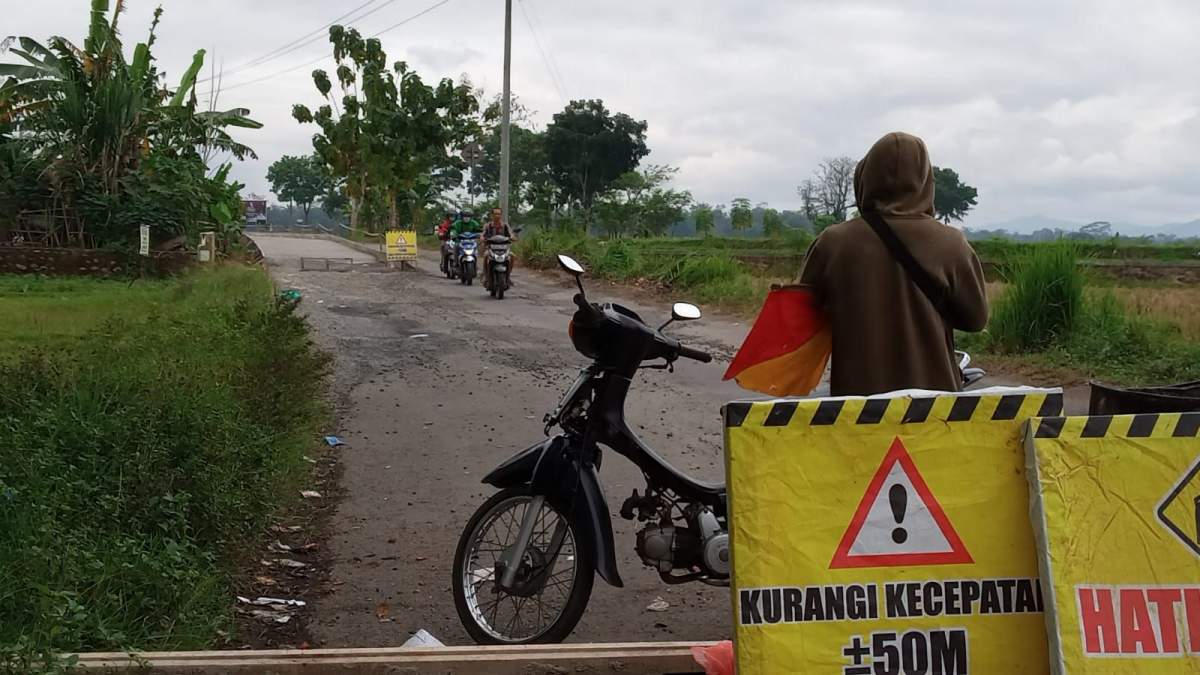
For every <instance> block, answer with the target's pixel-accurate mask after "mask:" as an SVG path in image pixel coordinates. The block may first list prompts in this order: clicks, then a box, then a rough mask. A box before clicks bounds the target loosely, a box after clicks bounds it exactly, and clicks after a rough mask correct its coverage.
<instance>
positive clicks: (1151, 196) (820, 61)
mask: <svg viewBox="0 0 1200 675" xmlns="http://www.w3.org/2000/svg"><path fill="white" fill-rule="evenodd" d="M385 2H387V0H376V3H375V4H374V5H372V7H377V6H381V5H383V4H384V3H385ZM3 3H4V5H5V9H4V11H3V12H0V14H3V15H4V25H3V27H2V28H0V31H3V32H4V33H5V34H9V33H14V34H18V35H26V34H28V35H34V36H38V37H42V38H44V37H46V36H48V35H51V34H64V35H65V36H67V37H69V38H72V39H75V40H79V41H81V40H82V35H83V32H84V30H85V26H86V20H87V17H86V14H87V10H86V8H87V5H88V3H87V2H85V1H84V0H72V1H69V2H68V1H67V0H43V2H40V3H27V4H26V3H19V2H17V1H16V0H3ZM433 3H434V0H392V1H391V2H390V4H388V5H387V6H386V7H383V8H382V9H380V10H379V11H378V12H376V13H374V14H373V15H371V16H370V17H368V18H366V19H364V20H363V22H362V23H361V24H359V28H360V30H361V31H362V32H363V33H366V34H370V33H374V32H377V31H379V30H382V29H383V28H386V27H388V26H391V25H393V24H395V23H397V22H399V21H401V20H403V19H405V18H406V17H409V16H411V15H413V14H415V13H417V12H419V11H421V10H423V9H426V8H427V7H429V6H430V5H432V4H433ZM162 4H163V5H164V10H165V11H164V16H163V21H162V24H161V27H160V30H159V41H158V44H157V45H156V49H155V53H156V54H157V55H158V57H159V61H160V66H161V67H163V68H165V69H166V70H167V72H168V74H169V78H170V80H171V81H174V80H175V79H176V78H177V77H178V76H179V74H180V73H181V72H182V70H183V68H184V67H185V66H186V63H187V62H188V61H189V60H190V55H191V52H192V51H194V50H195V49H198V48H205V49H208V50H209V56H210V59H215V62H216V63H217V64H218V65H220V64H223V65H224V67H225V69H226V71H227V74H226V76H225V79H224V82H225V88H226V91H225V92H224V93H223V94H222V99H221V104H222V105H223V106H224V107H232V106H244V107H248V108H250V109H251V110H252V112H253V116H254V117H255V118H257V119H258V120H260V121H262V122H263V123H264V124H265V125H266V126H265V128H264V129H262V130H260V131H256V132H251V133H245V134H241V139H242V140H244V141H245V142H247V143H249V144H250V145H251V146H252V147H254V148H255V149H256V150H257V152H258V154H259V160H257V161H247V162H244V163H241V164H240V165H238V166H237V167H236V169H235V172H234V174H235V176H236V177H237V178H238V179H239V180H241V181H243V182H245V183H246V184H247V186H248V187H247V191H255V192H260V193H266V192H268V188H267V184H266V180H265V173H266V167H267V166H268V165H269V164H270V163H271V162H273V161H274V160H275V159H278V157H279V156H280V155H283V154H301V153H306V152H308V151H310V150H311V144H310V140H309V139H310V137H311V135H312V133H313V129H314V127H311V126H309V127H304V126H301V125H299V124H297V123H296V122H295V121H294V120H292V118H291V114H290V113H291V106H292V105H293V104H294V103H307V104H317V103H319V100H318V96H317V94H316V91H315V90H314V88H313V85H312V81H311V78H310V75H309V73H310V72H311V70H312V69H313V68H315V67H320V66H319V65H313V66H305V67H300V68H298V69H295V70H293V71H292V72H286V73H280V71H283V70H285V69H289V68H295V67H296V66H299V65H301V64H304V63H305V62H308V61H312V60H314V59H317V58H319V57H321V55H322V54H323V53H325V54H327V53H328V51H329V50H328V43H327V42H326V41H324V40H320V41H317V42H315V43H313V44H311V45H309V46H307V47H305V48H303V49H300V50H297V51H295V52H293V53H291V54H288V55H286V56H283V57H281V58H278V59H276V60H273V61H270V62H268V63H264V64H262V65H261V66H258V67H256V68H252V69H239V66H241V65H242V64H245V63H246V62H247V61H250V60H252V59H255V58H257V57H259V56H261V55H263V54H265V53H267V52H269V51H271V50H273V49H275V48H276V47H278V46H280V45H283V44H286V43H288V42H290V41H292V40H294V39H296V38H298V37H300V36H301V35H303V34H305V33H308V32H310V31H312V30H314V29H316V28H318V27H320V26H321V25H323V24H325V23H327V22H329V21H331V20H332V19H334V18H335V17H336V16H337V15H338V14H340V13H344V12H346V11H349V10H350V9H351V8H353V7H355V6H357V4H360V2H359V0H356V1H354V2H337V3H334V2H322V1H320V0H291V1H286V2H285V1H283V0H255V1H253V2H249V1H241V2H238V1H235V0H208V1H206V2H196V1H194V0H165V1H164V2H163V3H162ZM127 5H128V7H129V12H128V14H127V16H126V18H125V19H124V20H123V23H122V30H123V33H124V35H125V38H126V42H127V43H129V44H130V45H132V43H134V42H136V41H140V40H142V39H144V36H145V32H146V30H147V28H148V26H149V21H150V16H151V14H152V12H153V10H154V7H155V3H153V2H151V1H149V0H127ZM368 9H369V8H368ZM522 10H524V12H523V11H522ZM364 11H366V10H364ZM503 13H504V3H503V2H501V1H500V0H450V1H449V2H448V3H447V4H445V5H443V6H441V7H438V8H437V9H435V10H433V11H431V12H429V13H428V14H426V15H425V16H422V17H420V18H418V19H416V20H415V21H413V22H412V23H409V24H407V25H405V26H403V27H400V28H397V29H396V30H394V31H392V32H389V33H387V34H385V35H383V36H382V39H383V42H384V48H385V50H386V51H387V52H388V54H389V57H390V58H391V59H393V60H396V59H406V60H408V61H409V62H410V63H411V64H413V65H414V66H415V67H416V68H417V69H418V70H419V72H421V74H422V75H423V76H424V77H426V79H434V78H436V77H441V76H451V77H458V76H459V75H461V74H463V73H466V74H468V75H469V76H470V77H471V79H472V80H473V81H474V82H475V83H476V84H479V85H483V86H484V87H485V88H487V90H488V91H489V93H494V92H496V91H498V90H499V88H500V81H501V62H502V54H503V33H502V23H503ZM513 13H514V19H513V35H514V37H513V39H514V48H513V89H514V92H515V93H516V94H517V95H518V96H519V97H520V99H521V100H522V101H523V102H524V103H525V104H526V105H528V106H529V107H530V108H532V109H534V110H536V111H537V114H536V121H537V122H538V123H539V124H543V125H544V124H545V123H546V122H548V121H549V119H550V117H551V115H553V113H554V112H556V111H557V110H559V109H561V108H562V106H563V105H564V104H565V102H566V100H568V99H571V98H601V99H603V100H604V102H605V104H606V105H607V106H608V107H609V108H610V109H612V110H617V111H621V112H626V113H629V114H630V115H632V116H634V117H636V118H638V119H644V120H646V121H647V122H648V124H649V145H650V147H651V150H652V154H651V155H650V157H649V158H648V159H647V161H650V162H654V163H659V164H671V165H675V166H678V167H679V168H680V173H679V175H678V178H677V181H676V182H677V184H678V186H679V187H682V188H685V189H688V190H691V191H692V194H693V195H694V196H695V198H696V199H697V200H701V201H706V202H711V203H726V204H727V203H728V202H729V200H730V199H731V198H733V197H735V196H746V197H749V198H750V199H751V200H752V201H754V202H768V203H770V204H771V205H773V206H776V207H780V208H790V207H796V206H797V205H798V199H797V197H796V193H795V186H796V184H797V183H798V182H799V181H800V180H801V179H803V178H804V177H805V176H806V175H807V174H808V173H809V171H811V169H812V167H813V165H814V164H815V163H816V162H818V161H819V160H820V159H821V158H822V157H824V156H829V155H843V154H845V155H850V156H853V157H860V156H861V155H862V154H863V153H864V152H865V151H866V149H867V148H868V147H869V145H870V144H871V142H872V141H874V139H876V138H877V137H879V136H880V135H882V134H884V133H886V132H888V131H892V130H904V131H909V132H912V133H915V134H918V135H920V136H922V137H924V138H925V140H926V142H927V143H928V144H929V147H930V151H931V153H932V154H933V159H934V162H935V163H937V164H939V165H941V166H950V167H953V168H955V169H956V170H958V171H959V173H960V174H961V175H962V176H963V177H964V179H966V180H967V181H968V182H969V183H971V184H973V185H975V186H977V187H978V188H979V192H980V196H979V207H978V209H976V211H975V212H974V213H972V214H971V216H970V217H969V218H968V224H969V225H976V226H984V225H988V224H991V223H995V222H999V221H1004V220H1007V219H1010V218H1014V217H1018V216H1023V215H1031V214H1042V215H1045V216H1049V217H1054V218H1063V219H1070V220H1076V221H1088V220H1097V219H1105V220H1112V221H1116V222H1128V223H1137V224H1145V225H1155V224H1160V223H1164V222H1170V221H1183V220H1191V219H1195V218H1198V217H1200V191H1197V190H1196V189H1195V188H1196V186H1197V185H1200V114H1198V113H1200V75H1197V66H1200V41H1198V40H1197V35H1200V2H1197V1H1196V0H1138V2H1130V1H1129V0H1003V1H999V0H924V1H905V0H758V1H757V2H753V3H750V2H734V1H733V0H689V1H688V2H679V1H677V0H675V1H672V0H641V1H640V2H597V1H593V0H517V1H516V2H514V8H513ZM526 13H528V15H529V17H530V19H531V20H532V21H533V24H534V26H535V27H536V28H537V29H538V30H537V33H536V35H537V37H538V38H540V40H541V41H542V46H543V47H544V49H545V51H546V54H547V56H548V58H549V60H550V62H551V63H552V64H553V66H554V67H556V69H557V72H558V73H559V74H560V76H561V85H562V89H563V91H561V92H560V91H559V87H557V86H556V84H555V81H554V79H553V78H552V76H551V74H550V68H548V67H547V65H546V64H545V63H544V62H543V58H542V56H541V54H540V53H539V50H538V48H537V46H536V43H535V40H534V33H532V32H531V30H530V27H529V25H528V24H527V22H526V18H525V14H526ZM6 60H7V59H6ZM328 60H329V61H330V62H331V61H332V59H328ZM277 73H279V74H278V75H276V74H277ZM269 76H273V77H269ZM259 78H267V79H266V80H265V81H261V82H257V83H254V84H249V85H246V86H238V85H239V84H241V83H245V82H249V81H252V80H255V79H259Z"/></svg>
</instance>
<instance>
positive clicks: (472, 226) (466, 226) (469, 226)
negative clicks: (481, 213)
mask: <svg viewBox="0 0 1200 675" xmlns="http://www.w3.org/2000/svg"><path fill="white" fill-rule="evenodd" d="M469 232H474V233H475V234H479V233H480V232H483V226H482V225H480V224H479V221H478V220H475V217H474V216H473V215H471V212H469V211H463V212H461V213H459V214H458V218H457V219H455V221H454V224H452V225H451V226H450V238H451V239H453V238H454V237H457V236H458V235H460V234H467V233H469Z"/></svg>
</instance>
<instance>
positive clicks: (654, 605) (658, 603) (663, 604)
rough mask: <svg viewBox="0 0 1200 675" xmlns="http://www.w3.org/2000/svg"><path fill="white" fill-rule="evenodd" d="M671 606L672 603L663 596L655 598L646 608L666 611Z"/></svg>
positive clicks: (654, 610) (652, 610) (653, 610)
mask: <svg viewBox="0 0 1200 675" xmlns="http://www.w3.org/2000/svg"><path fill="white" fill-rule="evenodd" d="M670 608H671V605H670V603H668V602H667V601H666V600H663V599H662V598H654V601H653V602H651V603H650V604H648V605H646V609H648V610H650V611H651V612H665V611H667V610H668V609H670Z"/></svg>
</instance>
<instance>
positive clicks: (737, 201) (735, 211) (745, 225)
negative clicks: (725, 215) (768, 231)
mask: <svg viewBox="0 0 1200 675" xmlns="http://www.w3.org/2000/svg"><path fill="white" fill-rule="evenodd" d="M729 219H730V221H732V225H733V229H735V230H738V231H742V230H749V229H750V228H751V227H754V209H753V208H751V206H750V200H749V199H747V198H745V197H735V198H734V199H733V200H732V201H730V202H729Z"/></svg>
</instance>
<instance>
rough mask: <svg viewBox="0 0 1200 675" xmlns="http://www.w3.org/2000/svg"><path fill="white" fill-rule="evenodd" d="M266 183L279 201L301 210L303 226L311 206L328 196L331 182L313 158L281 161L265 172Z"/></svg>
mask: <svg viewBox="0 0 1200 675" xmlns="http://www.w3.org/2000/svg"><path fill="white" fill-rule="evenodd" d="M267 181H268V182H270V184H271V192H274V193H275V196H276V197H279V200H280V201H282V202H287V203H291V204H295V205H296V206H299V207H300V211H301V212H303V213H304V223H305V224H308V212H309V210H310V209H311V208H312V205H313V202H315V201H316V200H317V198H318V197H321V196H322V195H324V194H326V193H327V192H329V190H330V185H329V184H330V182H331V181H330V179H329V174H328V173H327V172H326V171H325V162H324V160H322V159H321V158H320V157H316V156H313V155H306V156H304V157H297V156H292V155H284V156H283V157H280V158H279V159H277V160H275V162H274V163H273V164H271V166H270V167H269V168H268V169H267Z"/></svg>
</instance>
